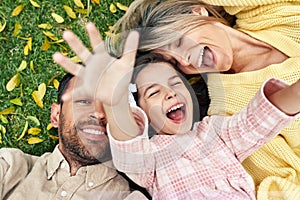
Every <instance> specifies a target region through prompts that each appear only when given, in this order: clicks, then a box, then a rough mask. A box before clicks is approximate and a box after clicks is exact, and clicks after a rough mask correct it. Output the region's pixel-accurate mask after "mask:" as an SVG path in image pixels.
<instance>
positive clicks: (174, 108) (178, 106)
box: [168, 103, 183, 113]
mask: <svg viewBox="0 0 300 200" xmlns="http://www.w3.org/2000/svg"><path fill="white" fill-rule="evenodd" d="M181 107H183V104H182V103H181V104H178V105H176V106H173V107H172V108H170V109H169V110H168V113H169V112H172V111H174V110H177V109H178V108H181Z"/></svg>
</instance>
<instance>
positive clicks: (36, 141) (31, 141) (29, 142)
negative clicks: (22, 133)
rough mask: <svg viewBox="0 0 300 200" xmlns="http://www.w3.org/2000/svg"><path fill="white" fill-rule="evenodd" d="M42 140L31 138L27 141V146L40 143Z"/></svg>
mask: <svg viewBox="0 0 300 200" xmlns="http://www.w3.org/2000/svg"><path fill="white" fill-rule="evenodd" d="M43 141H44V140H43V139H41V138H37V137H31V138H29V139H28V140H27V142H28V144H37V143H41V142H43Z"/></svg>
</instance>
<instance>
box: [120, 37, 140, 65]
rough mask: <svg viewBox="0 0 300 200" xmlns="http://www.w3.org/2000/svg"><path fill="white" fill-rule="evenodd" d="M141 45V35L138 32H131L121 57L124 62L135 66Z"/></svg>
mask: <svg viewBox="0 0 300 200" xmlns="http://www.w3.org/2000/svg"><path fill="white" fill-rule="evenodd" d="M138 45H139V33H138V32H137V31H131V32H130V33H129V35H128V37H127V39H126V42H125V46H124V52H123V55H122V57H121V60H122V61H125V62H126V63H130V66H133V65H134V63H135V56H136V52H137V49H138Z"/></svg>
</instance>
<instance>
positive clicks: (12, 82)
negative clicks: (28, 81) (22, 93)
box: [6, 73, 21, 92]
mask: <svg viewBox="0 0 300 200" xmlns="http://www.w3.org/2000/svg"><path fill="white" fill-rule="evenodd" d="M20 82H21V77H20V74H19V73H17V74H16V75H14V76H13V77H12V78H11V79H10V80H9V81H8V83H7V84H6V90H7V91H9V92H10V91H12V90H13V89H15V88H16V87H18V86H19V84H20Z"/></svg>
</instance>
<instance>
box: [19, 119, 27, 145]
mask: <svg viewBox="0 0 300 200" xmlns="http://www.w3.org/2000/svg"><path fill="white" fill-rule="evenodd" d="M27 129H28V121H26V122H25V125H24V128H23V131H22V133H21V135H20V137H19V138H18V139H17V141H19V140H21V139H22V138H23V137H24V135H25V133H26V132H27Z"/></svg>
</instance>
